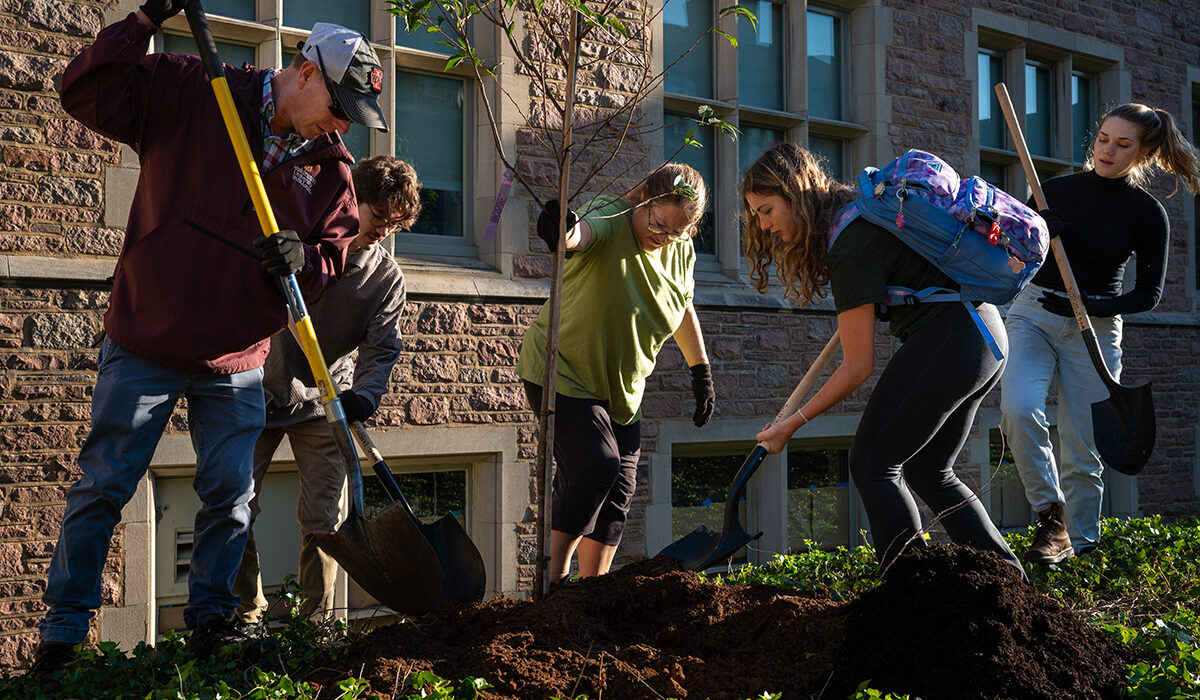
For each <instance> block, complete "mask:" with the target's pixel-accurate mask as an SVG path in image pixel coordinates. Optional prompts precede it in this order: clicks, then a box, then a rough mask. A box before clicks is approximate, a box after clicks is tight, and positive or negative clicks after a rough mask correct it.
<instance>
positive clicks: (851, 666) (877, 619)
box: [830, 545, 1129, 700]
mask: <svg viewBox="0 0 1200 700" xmlns="http://www.w3.org/2000/svg"><path fill="white" fill-rule="evenodd" d="M885 581H886V583H885V584H884V585H882V586H880V587H879V588H876V589H875V590H873V591H869V592H867V593H865V594H864V595H862V596H861V597H860V598H858V599H857V600H855V601H854V602H853V603H852V604H851V605H850V608H851V612H850V615H849V617H848V618H847V620H846V629H845V641H844V643H843V653H842V654H841V655H840V656H839V660H838V663H837V664H835V668H834V674H833V678H834V682H832V683H831V684H830V685H831V688H832V689H835V690H836V692H838V693H841V695H840V697H844V696H845V693H847V692H851V691H852V690H853V688H854V687H855V686H856V685H857V684H858V682H859V681H861V680H864V679H867V678H871V679H873V681H874V682H873V684H872V685H874V686H875V687H879V688H887V689H889V690H892V691H895V692H899V693H911V694H913V695H915V696H920V697H921V698H924V700H944V699H953V700H958V699H960V698H961V699H963V700H966V699H969V698H979V699H980V700H985V699H991V698H1028V699H1030V700H1033V699H1035V698H1073V699H1077V700H1084V699H1087V698H1109V697H1118V694H1117V692H1116V688H1117V687H1118V685H1119V684H1120V683H1121V682H1122V681H1123V680H1124V679H1125V677H1126V676H1127V671H1126V661H1127V660H1128V659H1129V655H1128V652H1126V650H1125V649H1123V648H1122V647H1121V646H1119V645H1118V644H1116V643H1115V642H1112V641H1110V640H1109V639H1108V638H1107V637H1105V636H1104V635H1103V634H1101V633H1100V632H1098V631H1096V630H1094V629H1092V628H1091V627H1089V626H1088V625H1087V623H1085V622H1084V621H1083V619H1082V618H1081V617H1080V616H1079V615H1077V614H1075V613H1072V612H1070V611H1068V610H1066V609H1064V608H1063V607H1062V606H1061V605H1059V604H1058V603H1057V602H1055V601H1054V600H1051V599H1050V598H1048V597H1046V596H1045V595H1043V594H1042V593H1039V592H1037V591H1036V590H1035V589H1034V588H1033V587H1032V586H1030V585H1028V584H1026V583H1024V582H1023V581H1022V580H1021V578H1020V575H1019V574H1018V573H1017V571H1016V569H1014V568H1013V567H1011V566H1009V565H1008V564H1005V563H1004V562H1003V561H1002V560H1001V559H1000V557H998V556H996V555H995V554H992V553H985V552H980V551H978V550H974V549H970V548H967V547H948V546H945V545H939V546H934V547H930V548H928V549H919V550H915V551H913V552H911V553H910V554H907V555H905V556H904V557H901V558H900V559H899V560H897V562H896V564H895V565H894V566H893V567H892V569H891V570H890V571H888V573H887V576H886V579H885ZM833 697H839V695H836V694H835V695H833Z"/></svg>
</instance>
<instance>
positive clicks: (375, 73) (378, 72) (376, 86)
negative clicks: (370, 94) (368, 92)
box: [371, 66, 383, 92]
mask: <svg viewBox="0 0 1200 700" xmlns="http://www.w3.org/2000/svg"><path fill="white" fill-rule="evenodd" d="M371 89H372V90H374V91H375V92H382V91H383V69H382V68H380V67H378V66H376V67H374V68H372V69H371Z"/></svg>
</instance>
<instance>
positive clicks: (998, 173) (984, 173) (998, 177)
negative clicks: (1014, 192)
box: [979, 163, 1007, 191]
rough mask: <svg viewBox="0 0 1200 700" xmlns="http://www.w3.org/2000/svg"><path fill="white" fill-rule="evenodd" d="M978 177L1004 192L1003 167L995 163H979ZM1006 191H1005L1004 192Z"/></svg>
mask: <svg viewBox="0 0 1200 700" xmlns="http://www.w3.org/2000/svg"><path fill="white" fill-rule="evenodd" d="M979 177H981V178H983V179H984V180H986V181H987V182H990V183H991V184H993V185H995V186H996V187H999V188H1000V189H1002V190H1004V189H1005V187H1004V166H1003V165H996V164H995V163H980V164H979ZM1005 191H1007V190H1005Z"/></svg>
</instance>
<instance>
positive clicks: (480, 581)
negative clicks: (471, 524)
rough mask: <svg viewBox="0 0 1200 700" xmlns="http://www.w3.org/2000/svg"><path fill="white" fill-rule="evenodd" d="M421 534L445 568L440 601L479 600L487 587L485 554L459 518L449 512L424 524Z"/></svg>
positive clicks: (439, 594) (442, 567) (462, 601)
mask: <svg viewBox="0 0 1200 700" xmlns="http://www.w3.org/2000/svg"><path fill="white" fill-rule="evenodd" d="M421 534H422V535H423V536H424V537H425V539H426V540H427V541H428V542H429V545H430V546H431V547H433V551H434V552H435V553H436V554H437V558H438V561H439V562H440V563H441V569H442V587H441V591H440V592H439V593H438V602H439V603H443V602H455V603H466V602H478V601H481V600H483V594H484V591H485V589H486V588H487V570H486V569H484V566H483V556H482V555H480V553H479V549H478V548H477V547H476V546H475V543H474V542H472V541H471V537H470V536H469V535H467V531H466V530H464V529H463V526H462V524H461V523H459V522H458V518H455V517H454V516H453V515H450V514H446V515H443V516H442V517H441V518H438V519H437V520H435V521H434V522H432V523H429V524H427V525H421Z"/></svg>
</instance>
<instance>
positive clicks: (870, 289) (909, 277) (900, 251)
mask: <svg viewBox="0 0 1200 700" xmlns="http://www.w3.org/2000/svg"><path fill="white" fill-rule="evenodd" d="M826 262H827V264H828V266H829V289H830V291H832V292H833V301H834V305H835V306H836V307H837V311H838V313H842V312H843V311H848V310H850V309H854V308H858V307H859V306H862V305H863V304H880V303H882V302H883V301H884V300H885V299H886V298H887V293H886V291H885V288H886V287H889V286H894V287H908V288H909V289H913V290H917V291H919V290H922V289H925V288H926V287H945V288H947V289H954V290H957V289H958V283H956V282H955V281H954V280H952V279H950V277H949V276H948V275H946V273H944V272H942V271H941V270H939V269H937V267H935V266H934V265H933V263H931V262H929V261H928V260H926V259H925V258H923V257H921V254H920V253H918V252H917V251H915V250H913V249H912V248H910V247H908V246H907V245H905V244H904V242H903V241H901V240H900V239H899V238H896V237H895V236H894V235H892V233H891V232H890V231H888V230H887V229H884V228H880V227H879V226H876V225H875V224H872V223H870V222H869V221H866V220H864V219H862V218H861V217H860V218H858V219H855V220H854V221H853V222H852V223H851V224H850V225H849V226H847V227H846V228H845V230H843V231H842V232H841V234H839V235H838V238H837V240H836V241H835V242H834V244H833V248H832V249H831V250H830V251H829V256H828V258H827V260H826ZM946 308H947V304H946V303H943V302H936V303H935V302H930V303H927V304H914V305H912V306H907V305H906V306H889V307H888V308H887V320H888V321H890V325H889V327H888V330H889V331H890V332H891V334H892V335H894V336H896V337H897V338H899V339H900V340H902V341H903V340H907V339H908V337H909V336H910V335H912V332H913V331H915V330H916V329H917V328H918V327H919V326H920V325H921V324H922V323H924V322H925V321H927V320H928V319H930V318H932V317H933V316H934V315H935V314H938V313H941V312H942V311H945V310H946Z"/></svg>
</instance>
